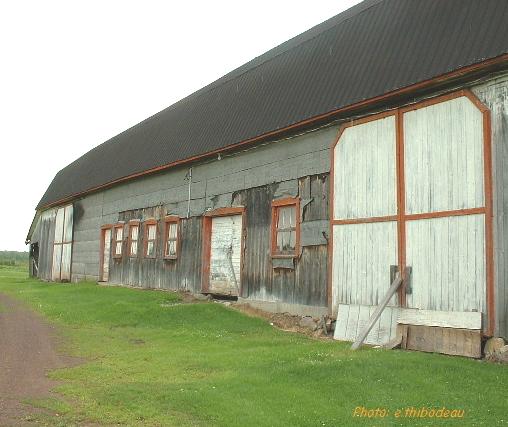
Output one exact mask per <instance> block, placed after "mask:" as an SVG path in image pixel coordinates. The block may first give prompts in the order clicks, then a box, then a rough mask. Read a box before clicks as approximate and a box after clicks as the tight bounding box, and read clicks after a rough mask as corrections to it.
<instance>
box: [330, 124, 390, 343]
mask: <svg viewBox="0 0 508 427" xmlns="http://www.w3.org/2000/svg"><path fill="white" fill-rule="evenodd" d="M333 159H334V162H333V218H332V227H333V236H332V241H333V259H332V310H333V313H338V318H339V320H340V321H338V326H337V328H336V331H337V334H342V335H341V336H339V337H338V338H339V339H347V338H349V339H354V338H355V336H356V334H357V331H358V329H359V328H361V325H362V324H364V323H365V322H366V321H367V320H368V318H369V313H370V311H371V309H372V307H373V306H375V305H377V304H378V303H379V301H380V300H381V298H382V297H383V295H384V294H385V293H386V290H387V289H388V288H389V286H390V266H391V265H397V264H398V248H397V221H396V220H397V177H396V170H397V167H396V163H397V156H396V123H395V115H388V116H386V117H381V118H378V119H374V120H370V121H368V122H365V123H361V122H360V123H359V124H358V125H354V126H350V127H347V128H345V129H344V131H343V132H342V134H341V135H340V137H339V140H338V142H337V144H336V145H335V148H334V153H333ZM390 305H392V306H395V305H397V297H396V296H395V297H394V298H393V300H392V301H391V302H390ZM387 313H388V314H389V310H388V311H387ZM382 320H383V322H382V323H383V324H385V323H386V327H385V326H382V330H381V332H380V330H379V326H380V324H378V325H377V327H376V328H374V332H373V334H371V335H372V336H371V337H369V339H368V340H367V341H368V342H373V343H375V342H377V341H378V340H379V334H381V339H384V338H383V337H384V336H385V335H386V336H388V337H389V335H390V334H391V329H392V328H391V323H392V322H391V319H388V321H387V322H385V319H382ZM374 335H375V337H374Z"/></svg>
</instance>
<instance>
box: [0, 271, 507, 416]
mask: <svg viewBox="0 0 508 427" xmlns="http://www.w3.org/2000/svg"><path fill="white" fill-rule="evenodd" d="M0 292H5V293H7V294H9V295H11V296H14V297H16V298H18V299H21V300H23V301H25V302H27V303H28V304H29V305H31V306H32V307H34V308H35V309H36V310H38V311H39V312H41V313H42V314H43V315H44V316H46V317H47V318H48V319H50V320H51V321H53V322H54V323H56V324H57V325H59V326H60V327H61V328H60V329H61V331H62V334H63V336H64V337H65V338H66V345H65V347H66V349H65V350H66V351H67V352H69V353H71V354H73V355H77V356H81V357H84V358H85V359H86V360H85V363H84V364H82V365H80V366H77V367H74V368H69V369H64V370H58V371H55V372H52V373H51V377H53V378H56V379H58V380H61V383H60V384H61V385H60V386H59V387H58V389H57V390H58V391H59V392H60V394H61V396H62V400H61V401H57V400H46V401H38V402H35V403H36V404H37V405H40V406H45V407H47V408H49V409H50V410H51V411H54V412H58V413H59V417H58V419H57V418H54V419H50V418H48V419H45V420H42V421H43V422H47V423H50V424H55V425H65V426H68V425H73V424H79V423H81V422H95V423H97V424H99V425H118V424H120V425H129V426H130V425H132V426H135V425H143V426H145V425H146V426H166V425H178V426H181V425H199V426H201V425H203V426H209V425H220V426H225V425H226V426H236V425H240V426H286V425H288V426H290V425H294V426H300V425H305V426H307V425H308V426H323V425H326V426H347V425H376V426H377V425H432V424H437V425H449V424H455V425H460V426H463V425H466V426H469V425H471V426H473V425H485V426H493V425H504V424H507V423H508V393H507V392H506V390H507V387H508V367H507V366H502V365H495V364H489V363H484V362H479V361H476V360H469V359H465V358H459V357H448V356H442V355H434V354H424V353H416V352H403V351H394V350H392V351H385V350H379V349H368V348H365V349H362V350H360V351H357V352H352V351H350V350H349V346H350V344H347V343H338V342H332V341H319V340H313V339H310V338H307V337H304V336H301V335H298V334H292V333H286V332H282V331H279V330H277V329H275V328H273V327H272V326H270V325H269V324H268V323H267V322H266V321H264V320H261V319H257V318H251V317H247V316H245V315H243V314H241V313H239V312H237V311H235V310H233V309H230V308H227V307H224V306H223V305H221V304H216V303H199V304H180V303H179V296H178V295H177V294H173V293H168V292H156V291H141V290H135V289H125V288H115V287H110V288H107V287H100V286H97V285H95V284H92V283H86V284H79V285H76V284H47V283H41V282H38V281H35V280H29V279H27V278H26V273H25V272H23V271H22V270H20V269H18V270H16V269H12V268H10V269H9V268H3V269H0ZM357 406H364V407H367V408H368V409H375V408H385V409H387V410H388V411H389V415H388V416H386V417H385V418H376V419H372V418H371V419H368V418H354V417H353V416H352V414H353V411H354V409H355V407H357ZM423 406H424V407H427V408H442V407H446V408H448V409H461V410H464V411H465V412H464V418H463V419H455V420H453V421H452V420H451V419H446V420H445V419H439V420H435V419H434V420H431V419H428V418H427V419H416V418H406V419H404V418H395V416H394V414H395V411H396V410H397V409H403V410H405V408H407V407H415V408H421V407H423Z"/></svg>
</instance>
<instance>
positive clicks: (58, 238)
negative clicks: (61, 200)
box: [51, 205, 73, 281]
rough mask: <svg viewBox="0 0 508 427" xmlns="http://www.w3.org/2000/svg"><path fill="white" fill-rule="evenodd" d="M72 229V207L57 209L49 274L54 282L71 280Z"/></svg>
mask: <svg viewBox="0 0 508 427" xmlns="http://www.w3.org/2000/svg"><path fill="white" fill-rule="evenodd" d="M72 227H73V208H72V205H68V206H65V207H62V208H58V210H57V211H56V218H55V235H54V240H53V266H52V274H51V278H52V280H54V281H70V280H71V259H72Z"/></svg>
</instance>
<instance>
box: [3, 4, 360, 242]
mask: <svg viewBox="0 0 508 427" xmlns="http://www.w3.org/2000/svg"><path fill="white" fill-rule="evenodd" d="M356 3H359V1H358V0H340V1H339V0H335V1H332V0H316V1H311V2H309V1H300V0H292V1H282V0H278V1H275V0H271V1H266V0H257V1H255V2H233V1H230V2H229V1H227V2H226V1H223V2H221V1H215V2H210V1H193V2H192V1H190V2H172V1H142V2H141V1H126V0H107V1H106V0H102V1H91V0H88V1H80V2H78V1H70V0H62V1H53V0H46V1H40V0H38V1H23V0H12V1H4V2H1V3H0V40H1V41H0V47H1V50H0V55H1V59H0V138H1V157H0V159H1V168H0V178H1V183H2V185H1V202H0V203H1V204H0V207H1V209H0V223H1V224H2V230H3V231H2V233H1V234H0V236H1V237H0V250H26V249H27V248H26V247H25V245H24V241H25V237H26V235H27V231H28V229H29V227H30V223H31V221H32V218H33V216H34V212H35V211H34V209H35V206H36V204H37V202H38V201H39V199H40V198H41V197H42V194H43V193H44V191H45V190H46V188H47V187H48V185H49V183H50V182H51V180H52V178H53V177H54V175H55V174H56V173H57V172H58V171H59V170H60V169H62V168H63V167H64V166H66V165H67V164H68V163H70V162H72V161H73V160H75V159H76V158H77V157H79V156H80V155H82V154H84V153H85V152H87V151H89V150H90V149H91V148H93V147H95V146H96V145H99V144H101V143H102V142H104V141H106V140H108V139H109V138H111V137H112V136H115V135H116V134H118V133H120V132H122V131H123V130H125V129H127V128H129V127H131V126H132V125H134V124H136V123H138V122H140V121H142V120H143V119H145V118H147V117H149V116H151V115H153V114H154V113H156V112H158V111H160V110H162V109H163V108H165V107H168V106H169V105H171V104H173V103H174V102H176V101H178V100H179V99H181V98H183V97H185V96H187V95H189V94H191V93H192V92H194V91H196V90H198V89H200V88H201V87H203V86H205V85H206V84H208V83H210V82H212V81H214V80H216V79H217V78H219V77H220V76H222V75H224V74H226V73H227V72H229V71H231V70H233V69H234V68H236V67H238V66H240V65H242V64H243V63H245V62H247V61H249V60H250V59H252V58H254V57H255V56H258V55H260V54H262V53H264V52H265V51H267V50H269V49H270V48H272V47H275V46H276V45H278V44H280V43H282V42H284V41H286V40H287V39H289V38H291V37H293V36H295V35H297V34H300V33H301V32H303V31H305V30H307V29H309V28H311V27H313V26H314V25H316V24H319V23H320V22H322V21H324V20H326V19H328V18H330V17H332V16H334V15H336V14H337V13H339V12H341V11H343V10H345V9H347V8H349V7H350V6H352V5H354V4H356Z"/></svg>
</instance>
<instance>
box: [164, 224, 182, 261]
mask: <svg viewBox="0 0 508 427" xmlns="http://www.w3.org/2000/svg"><path fill="white" fill-rule="evenodd" d="M169 224H176V255H167V254H166V247H167V243H168V228H169ZM162 247H163V252H162V253H163V258H164V259H177V258H178V255H179V254H180V217H178V216H176V215H168V216H166V217H165V218H164V239H163V246H162Z"/></svg>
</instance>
